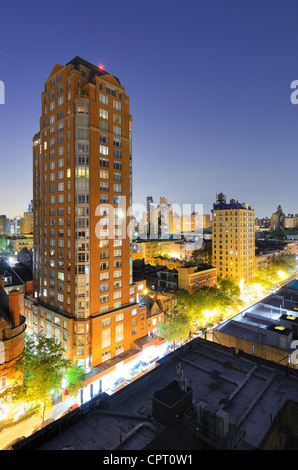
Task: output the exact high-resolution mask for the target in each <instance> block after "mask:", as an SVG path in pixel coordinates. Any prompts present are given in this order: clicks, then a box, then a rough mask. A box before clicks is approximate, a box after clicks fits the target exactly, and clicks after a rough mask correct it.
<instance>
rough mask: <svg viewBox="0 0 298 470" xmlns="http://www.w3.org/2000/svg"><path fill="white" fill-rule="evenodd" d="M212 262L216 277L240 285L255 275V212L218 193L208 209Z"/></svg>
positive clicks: (245, 205) (246, 205) (247, 206)
mask: <svg viewBox="0 0 298 470" xmlns="http://www.w3.org/2000/svg"><path fill="white" fill-rule="evenodd" d="M212 260H213V266H215V267H216V268H217V275H218V276H223V277H225V276H229V277H233V278H234V279H236V280H237V281H238V283H239V285H240V286H244V285H245V284H246V283H247V282H248V281H249V280H250V279H251V278H252V277H253V275H254V272H255V211H254V210H253V209H252V208H251V207H250V206H249V205H248V204H243V203H239V202H238V201H236V200H235V199H231V200H230V202H226V196H225V194H224V193H219V195H218V198H217V201H216V203H215V204H213V210H212Z"/></svg>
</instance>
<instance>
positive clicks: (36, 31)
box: [0, 0, 298, 217]
mask: <svg viewBox="0 0 298 470" xmlns="http://www.w3.org/2000/svg"><path fill="white" fill-rule="evenodd" d="M77 55H78V56H80V57H82V58H84V59H86V60H87V61H89V62H92V63H94V64H96V65H97V64H98V65H99V64H103V65H104V68H105V70H106V71H108V72H110V73H112V74H114V75H116V76H117V77H119V79H120V81H121V83H122V84H123V85H124V86H125V88H126V93H127V94H128V95H129V96H130V103H131V114H132V116H133V195H134V202H135V203H139V204H144V205H145V204H146V197H147V196H153V198H154V202H158V201H159V197H160V196H164V197H167V198H168V202H170V203H176V204H180V205H182V204H193V205H194V204H203V206H204V213H210V210H211V208H212V204H213V202H215V197H216V193H218V192H220V191H224V192H225V193H226V195H227V199H231V198H234V199H237V200H238V201H239V202H246V203H248V204H250V205H251V206H252V208H254V209H255V211H256V216H257V217H265V216H268V217H270V216H271V214H272V212H274V211H275V210H276V208H277V206H278V205H279V204H281V205H282V208H283V210H284V212H285V213H286V214H288V213H298V199H297V192H298V158H297V156H298V105H296V106H295V105H294V104H292V103H291V100H290V96H291V93H292V91H293V90H291V88H290V86H291V83H292V81H294V80H298V1H297V0H196V1H195V0H192V1H191V0H150V1H144V0H114V1H111V0H106V1H102V0H89V2H85V3H84V2H82V1H80V2H78V1H75V0H72V1H70V0H63V1H61V0H60V1H56V0H52V1H51V2H40V1H34V0H33V1H14V2H4V1H2V2H1V11H0V80H1V81H3V82H4V84H5V104H1V105H0V157H1V166H0V171H1V179H0V181H1V183H0V214H6V215H7V216H10V217H13V216H15V215H19V214H20V215H22V213H23V212H24V211H25V210H26V209H27V207H28V203H29V202H30V200H31V199H32V138H33V136H34V134H35V133H36V132H38V131H39V118H40V112H41V91H42V90H43V87H44V82H45V80H46V79H47V77H48V76H49V74H50V73H51V71H52V69H53V67H54V65H55V63H59V64H62V65H64V64H65V63H67V62H69V61H70V60H71V59H73V58H74V57H75V56H77Z"/></svg>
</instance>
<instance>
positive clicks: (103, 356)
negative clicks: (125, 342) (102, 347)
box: [101, 350, 111, 362]
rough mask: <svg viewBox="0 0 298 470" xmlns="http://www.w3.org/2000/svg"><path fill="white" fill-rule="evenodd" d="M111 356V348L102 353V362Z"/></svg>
mask: <svg viewBox="0 0 298 470" xmlns="http://www.w3.org/2000/svg"><path fill="white" fill-rule="evenodd" d="M110 358H111V350H109V351H106V352H104V353H102V355H101V360H102V362H104V361H106V360H107V359H110Z"/></svg>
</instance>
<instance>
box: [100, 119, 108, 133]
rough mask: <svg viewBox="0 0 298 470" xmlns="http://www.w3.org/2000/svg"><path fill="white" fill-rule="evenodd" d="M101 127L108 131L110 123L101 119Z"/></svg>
mask: <svg viewBox="0 0 298 470" xmlns="http://www.w3.org/2000/svg"><path fill="white" fill-rule="evenodd" d="M99 127H100V129H101V130H103V131H108V130H109V124H108V122H106V121H100V122H99Z"/></svg>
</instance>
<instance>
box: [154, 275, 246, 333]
mask: <svg viewBox="0 0 298 470" xmlns="http://www.w3.org/2000/svg"><path fill="white" fill-rule="evenodd" d="M223 285H224V288H222V287H221V285H219V286H213V287H202V288H201V289H198V290H197V291H195V292H194V293H193V294H189V293H188V291H186V290H179V291H177V292H176V293H175V300H176V301H177V305H176V307H175V309H174V311H172V312H169V313H168V314H167V315H166V318H165V322H164V324H163V325H161V326H160V332H161V334H162V335H163V336H164V337H165V339H166V341H169V342H172V341H175V340H178V339H179V338H180V337H181V338H183V339H186V338H187V337H188V335H189V331H190V330H191V331H194V330H195V329H197V328H198V327H200V328H205V327H206V326H208V325H211V324H213V323H214V322H216V321H217V320H219V319H220V318H222V317H223V316H232V315H235V314H236V313H237V312H239V310H241V309H242V308H243V307H244V302H243V301H242V300H241V299H240V297H239V296H238V295H237V293H240V291H238V290H237V288H236V286H235V285H234V282H232V281H230V282H229V283H226V284H225V283H223Z"/></svg>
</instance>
